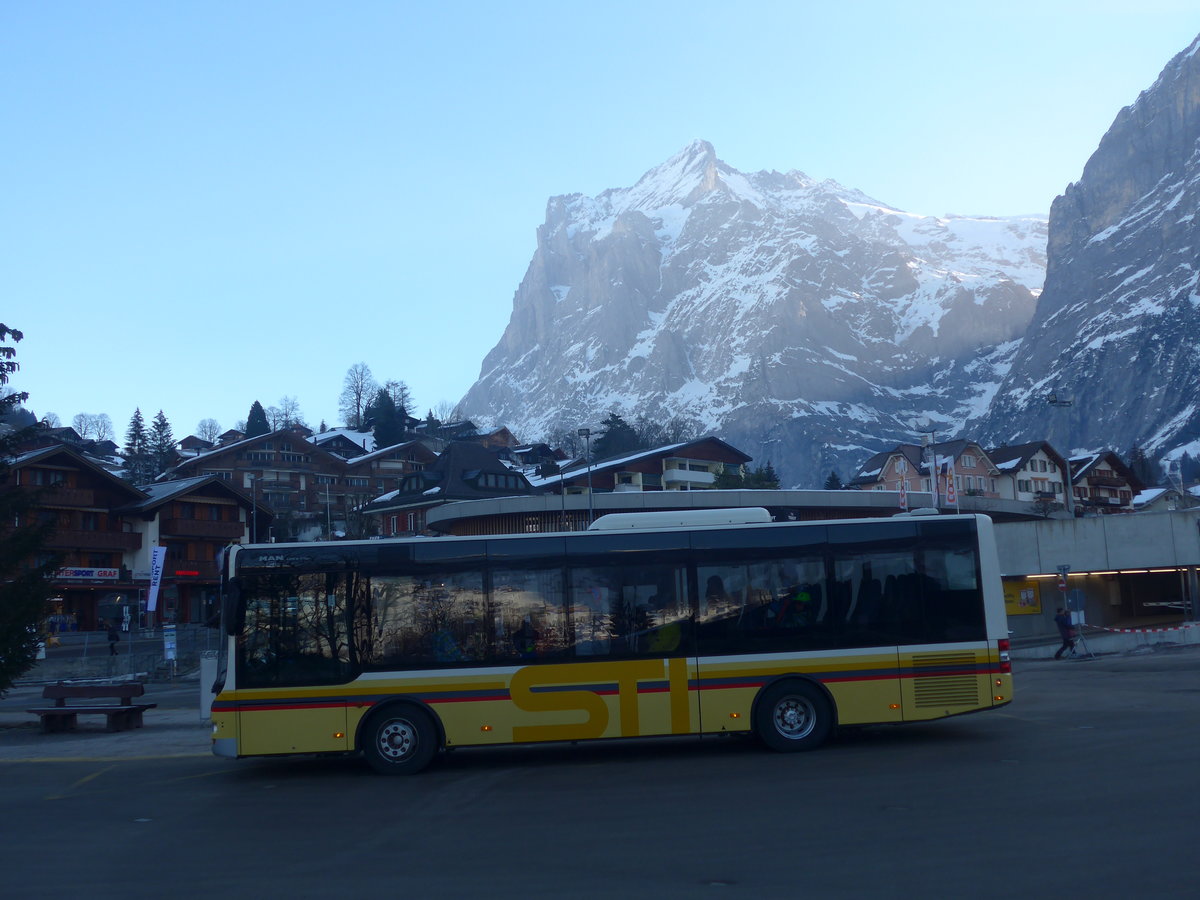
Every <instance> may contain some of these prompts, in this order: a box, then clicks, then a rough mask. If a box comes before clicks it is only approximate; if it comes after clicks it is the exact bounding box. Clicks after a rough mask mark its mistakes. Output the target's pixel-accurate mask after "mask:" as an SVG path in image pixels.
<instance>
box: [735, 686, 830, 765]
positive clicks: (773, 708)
mask: <svg viewBox="0 0 1200 900" xmlns="http://www.w3.org/2000/svg"><path fill="white" fill-rule="evenodd" d="M754 730H755V731H756V732H757V733H758V736H759V738H760V739H761V740H762V742H763V743H764V744H766V745H767V746H768V747H770V748H771V749H772V750H778V751H781V752H787V751H791V750H813V749H815V748H817V747H819V746H821V744H823V743H824V742H825V739H826V738H827V737H829V734H830V732H832V731H833V706H832V704H830V702H829V699H828V698H827V697H826V696H825V694H824V692H822V691H821V689H820V688H818V687H817V686H816V685H814V684H810V683H808V682H807V681H801V680H798V679H797V680H792V681H780V682H777V683H776V684H773V685H771V686H770V687H768V688H767V689H766V690H764V691H763V692H762V694H760V695H759V698H758V704H757V706H756V707H755V715H754Z"/></svg>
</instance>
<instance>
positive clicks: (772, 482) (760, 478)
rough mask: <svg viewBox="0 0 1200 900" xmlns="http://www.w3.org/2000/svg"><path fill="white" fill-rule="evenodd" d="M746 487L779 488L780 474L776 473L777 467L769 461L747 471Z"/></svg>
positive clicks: (753, 489)
mask: <svg viewBox="0 0 1200 900" xmlns="http://www.w3.org/2000/svg"><path fill="white" fill-rule="evenodd" d="M744 487H745V488H746V490H749V491H777V490H779V476H778V475H777V474H775V467H774V466H773V465H771V463H770V462H768V463H767V464H766V465H765V466H759V467H758V468H757V469H755V470H754V471H752V472H749V473H747V475H746V481H745V484H744Z"/></svg>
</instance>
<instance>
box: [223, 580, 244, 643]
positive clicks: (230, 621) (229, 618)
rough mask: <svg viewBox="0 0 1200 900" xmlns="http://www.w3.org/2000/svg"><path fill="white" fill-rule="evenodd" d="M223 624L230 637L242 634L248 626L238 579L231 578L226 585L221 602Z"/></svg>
mask: <svg viewBox="0 0 1200 900" xmlns="http://www.w3.org/2000/svg"><path fill="white" fill-rule="evenodd" d="M221 622H222V624H223V625H224V627H225V633H226V634H228V635H236V634H241V632H242V627H243V626H244V625H245V624H246V608H245V607H244V606H243V605H242V585H241V583H240V582H239V581H238V580H237V579H236V578H230V579H229V581H228V582H227V583H226V585H225V595H224V597H223V598H222V602H221Z"/></svg>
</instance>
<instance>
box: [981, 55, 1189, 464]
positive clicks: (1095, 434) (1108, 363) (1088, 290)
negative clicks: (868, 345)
mask: <svg viewBox="0 0 1200 900" xmlns="http://www.w3.org/2000/svg"><path fill="white" fill-rule="evenodd" d="M1198 211H1200V37H1198V38H1197V39H1196V40H1195V41H1193V42H1192V44H1191V46H1189V47H1188V48H1187V49H1186V50H1184V51H1183V52H1181V53H1180V54H1179V55H1177V56H1176V57H1175V58H1174V59H1172V60H1171V61H1170V63H1168V65H1167V66H1166V68H1165V69H1164V70H1163V72H1162V74H1161V75H1160V76H1159V78H1158V80H1157V81H1156V82H1155V83H1154V85H1153V86H1152V87H1150V88H1149V89H1148V90H1146V91H1144V92H1142V94H1141V95H1140V96H1139V97H1138V98H1137V101H1136V102H1135V103H1133V104H1132V105H1131V106H1128V107H1126V108H1125V109H1122V110H1121V111H1120V113H1118V115H1117V117H1116V119H1115V120H1114V121H1113V124H1112V126H1111V127H1110V128H1109V130H1108V132H1107V133H1106V134H1105V135H1104V137H1103V139H1102V140H1101V141H1100V146H1099V148H1098V149H1097V150H1096V152H1095V153H1094V154H1093V155H1092V157H1091V159H1089V160H1088V162H1087V165H1086V166H1085V167H1084V170H1083V175H1082V177H1081V178H1080V179H1079V181H1078V182H1076V183H1075V184H1072V185H1070V186H1069V187H1068V188H1067V189H1066V191H1065V192H1064V193H1063V195H1062V196H1060V197H1058V198H1057V199H1056V200H1055V201H1054V205H1053V206H1052V207H1051V209H1050V240H1049V266H1048V271H1047V276H1046V288H1045V292H1044V293H1043V294H1042V296H1041V298H1040V300H1039V301H1038V305H1037V311H1036V314H1035V316H1034V318H1033V321H1032V323H1031V325H1030V329H1029V334H1028V336H1027V337H1026V338H1025V341H1024V343H1023V345H1022V346H1021V348H1020V350H1019V352H1018V353H1017V354H1016V355H1015V358H1014V363H1013V366H1012V369H1011V370H1010V372H1009V373H1008V375H1007V376H1006V378H1005V379H1004V380H1003V382H1002V383H1001V385H1000V387H999V389H998V391H997V394H996V399H995V402H994V403H993V405H992V407H991V409H990V410H989V411H988V413H987V415H986V416H985V417H983V418H982V419H981V420H980V421H979V422H976V423H971V427H973V428H974V429H975V430H977V431H978V432H979V433H980V435H981V436H982V437H984V438H988V437H990V438H993V439H995V438H999V437H1000V436H1005V437H1012V438H1015V439H1018V440H1023V439H1029V440H1033V439H1042V438H1047V437H1048V438H1049V439H1050V440H1051V441H1052V442H1053V443H1055V444H1056V445H1058V446H1059V447H1061V448H1062V449H1063V450H1096V449H1101V448H1111V449H1113V450H1116V451H1117V452H1119V453H1123V452H1124V451H1126V450H1128V449H1129V448H1130V447H1132V446H1134V445H1135V444H1137V445H1140V446H1141V447H1142V448H1143V449H1144V450H1145V451H1146V452H1147V453H1148V454H1150V455H1161V454H1163V453H1164V452H1166V453H1167V455H1172V453H1171V451H1175V452H1178V451H1179V450H1181V449H1183V448H1185V447H1186V448H1189V449H1190V451H1191V452H1192V453H1193V454H1197V450H1198V449H1200V396H1198V392H1200V221H1198V220H1197V213H1198ZM1052 390H1056V391H1057V393H1058V394H1059V395H1060V397H1068V396H1069V397H1071V398H1072V400H1073V405H1072V406H1070V407H1051V406H1049V405H1048V404H1047V402H1046V397H1047V395H1048V394H1049V393H1050V392H1051V391H1052Z"/></svg>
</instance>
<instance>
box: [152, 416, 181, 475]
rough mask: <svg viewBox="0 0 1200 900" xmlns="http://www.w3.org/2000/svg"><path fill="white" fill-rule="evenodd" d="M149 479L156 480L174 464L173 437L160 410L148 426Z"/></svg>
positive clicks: (169, 425)
mask: <svg viewBox="0 0 1200 900" xmlns="http://www.w3.org/2000/svg"><path fill="white" fill-rule="evenodd" d="M149 444H150V447H149V449H150V461H151V476H150V477H151V479H153V478H157V477H158V476H159V475H161V474H162V473H163V472H165V471H167V469H169V468H171V466H172V465H174V463H175V436H174V435H173V434H171V423H170V422H168V421H167V417H166V416H165V415H163V411H162V410H161V409H160V410H159V411H158V415H157V416H155V417H154V422H153V424H152V425H151V426H150V438H149Z"/></svg>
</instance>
